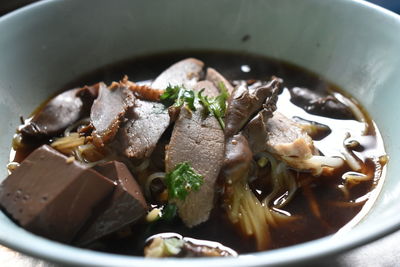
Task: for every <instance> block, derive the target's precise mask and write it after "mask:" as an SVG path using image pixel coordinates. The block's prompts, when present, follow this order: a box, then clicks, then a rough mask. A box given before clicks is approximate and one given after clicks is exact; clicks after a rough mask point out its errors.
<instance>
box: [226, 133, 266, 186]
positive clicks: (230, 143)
mask: <svg viewBox="0 0 400 267" xmlns="http://www.w3.org/2000/svg"><path fill="white" fill-rule="evenodd" d="M264 141H265V139H264ZM252 160H253V153H252V151H251V149H250V147H249V143H248V141H247V138H246V137H245V136H243V135H242V134H237V135H234V136H232V137H231V138H229V139H228V140H227V141H226V146H225V160H224V166H223V172H224V176H225V178H226V180H227V183H228V184H233V183H235V182H236V181H238V180H240V179H241V178H245V177H247V174H248V172H249V169H250V164H251V161H252Z"/></svg>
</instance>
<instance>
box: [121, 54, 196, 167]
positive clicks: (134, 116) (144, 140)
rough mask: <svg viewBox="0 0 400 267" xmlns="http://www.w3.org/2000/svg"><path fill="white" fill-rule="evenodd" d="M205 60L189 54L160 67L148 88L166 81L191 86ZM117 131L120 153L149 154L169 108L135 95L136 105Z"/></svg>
mask: <svg viewBox="0 0 400 267" xmlns="http://www.w3.org/2000/svg"><path fill="white" fill-rule="evenodd" d="M203 65H204V63H203V62H201V61H199V60H197V59H194V58H188V59H184V60H182V61H179V62H177V63H175V64H173V65H172V66H170V67H169V68H168V69H166V70H165V71H163V72H162V73H161V74H160V75H159V76H158V77H157V78H156V79H155V80H154V82H153V84H152V85H151V88H156V89H165V88H166V87H168V85H172V86H174V85H184V86H186V87H187V88H192V87H193V85H194V84H195V83H196V82H197V81H198V79H199V77H200V74H201V71H202V68H203ZM126 118H127V121H126V123H125V124H124V126H123V127H122V128H121V130H120V131H119V134H118V138H119V141H120V143H121V147H122V150H123V153H124V154H125V155H126V156H127V157H130V158H134V159H142V158H145V157H149V156H150V155H151V153H152V152H153V150H154V148H155V147H156V144H157V142H158V140H159V139H160V137H161V135H162V134H163V133H164V131H165V130H166V129H167V127H168V125H169V124H170V116H169V115H168V109H167V108H166V107H165V106H164V105H163V104H161V103H158V102H149V101H145V100H140V99H136V102H135V107H134V109H133V112H131V114H128V115H127V117H126Z"/></svg>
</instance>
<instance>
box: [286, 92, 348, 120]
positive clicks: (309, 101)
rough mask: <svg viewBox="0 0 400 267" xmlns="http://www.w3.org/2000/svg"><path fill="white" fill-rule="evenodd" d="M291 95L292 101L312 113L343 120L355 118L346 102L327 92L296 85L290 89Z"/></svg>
mask: <svg viewBox="0 0 400 267" xmlns="http://www.w3.org/2000/svg"><path fill="white" fill-rule="evenodd" d="M290 95H291V98H290V101H291V102H293V103H294V104H295V105H297V106H299V107H301V108H302V109H304V110H305V111H307V112H309V113H311V114H315V115H321V116H324V117H330V118H335V119H342V120H346V119H348V120H349V119H352V120H354V119H355V117H354V115H353V113H352V112H351V110H350V109H349V108H348V107H347V106H346V105H345V104H343V103H341V102H340V101H339V100H337V99H336V98H335V97H333V96H331V95H328V94H327V93H324V94H322V93H321V92H317V91H314V90H310V89H308V88H302V87H294V88H292V89H291V90H290Z"/></svg>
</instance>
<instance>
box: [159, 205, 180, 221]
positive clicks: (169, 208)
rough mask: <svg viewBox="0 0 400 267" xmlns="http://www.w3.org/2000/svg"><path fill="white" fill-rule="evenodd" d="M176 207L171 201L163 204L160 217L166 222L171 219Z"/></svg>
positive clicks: (174, 214)
mask: <svg viewBox="0 0 400 267" xmlns="http://www.w3.org/2000/svg"><path fill="white" fill-rule="evenodd" d="M177 209H178V207H177V206H176V205H175V204H173V203H169V204H167V205H165V206H164V208H163V210H162V216H161V218H162V219H163V220H166V221H168V222H170V221H172V220H173V219H174V217H175V216H176V212H177Z"/></svg>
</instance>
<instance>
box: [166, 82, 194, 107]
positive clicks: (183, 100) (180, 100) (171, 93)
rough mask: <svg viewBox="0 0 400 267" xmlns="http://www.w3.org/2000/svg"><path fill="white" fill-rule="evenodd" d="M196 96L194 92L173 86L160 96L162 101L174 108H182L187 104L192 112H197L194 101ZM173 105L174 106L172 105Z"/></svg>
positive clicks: (169, 86)
mask: <svg viewBox="0 0 400 267" xmlns="http://www.w3.org/2000/svg"><path fill="white" fill-rule="evenodd" d="M195 98H196V94H195V93H194V91H192V90H187V89H185V88H184V87H182V86H178V85H176V86H171V85H168V87H167V88H166V89H165V92H164V93H163V94H162V95H161V96H160V100H161V101H162V102H165V103H167V104H169V105H173V106H174V107H181V106H182V105H184V104H186V105H187V106H188V107H189V108H190V109H191V110H193V111H195V110H196V107H195V106H194V101H195ZM172 103H173V104H172Z"/></svg>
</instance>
